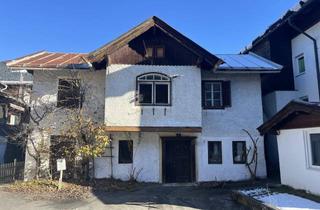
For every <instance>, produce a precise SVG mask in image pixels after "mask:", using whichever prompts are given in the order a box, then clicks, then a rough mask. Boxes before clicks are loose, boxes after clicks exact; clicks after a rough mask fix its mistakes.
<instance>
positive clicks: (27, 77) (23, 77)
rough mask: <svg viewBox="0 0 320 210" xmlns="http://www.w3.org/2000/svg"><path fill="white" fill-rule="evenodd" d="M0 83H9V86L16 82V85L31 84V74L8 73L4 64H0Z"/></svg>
mask: <svg viewBox="0 0 320 210" xmlns="http://www.w3.org/2000/svg"><path fill="white" fill-rule="evenodd" d="M4 81H5V82H4ZM0 82H1V83H10V84H13V83H15V82H18V83H17V84H19V83H21V82H27V83H32V74H30V73H28V72H27V71H25V70H20V71H14V72H13V71H10V70H9V69H8V68H7V67H6V64H5V63H3V62H0Z"/></svg>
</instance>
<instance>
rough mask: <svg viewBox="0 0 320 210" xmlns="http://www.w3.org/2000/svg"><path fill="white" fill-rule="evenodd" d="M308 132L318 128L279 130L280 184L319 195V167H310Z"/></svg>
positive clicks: (319, 130) (317, 130) (318, 130)
mask: <svg viewBox="0 0 320 210" xmlns="http://www.w3.org/2000/svg"><path fill="white" fill-rule="evenodd" d="M308 132H317V133H320V128H306V129H290V130H281V131H280V135H279V136H278V148H279V159H280V174H281V183H282V184H285V185H289V186H291V187H293V188H297V189H303V190H307V191H310V192H311V193H314V194H318V195H320V182H319V177H320V167H318V168H313V167H310V164H309V163H308V162H309V155H310V154H309V152H308V143H307V141H308V138H307V136H308Z"/></svg>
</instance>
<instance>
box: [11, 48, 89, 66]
mask: <svg viewBox="0 0 320 210" xmlns="http://www.w3.org/2000/svg"><path fill="white" fill-rule="evenodd" d="M86 57H87V54H86V53H57V52H46V51H42V52H39V53H35V54H31V55H27V56H24V57H22V58H18V59H16V60H12V61H9V62H7V66H8V67H10V68H12V69H21V68H26V69H88V68H90V67H91V66H90V63H88V62H87V60H86Z"/></svg>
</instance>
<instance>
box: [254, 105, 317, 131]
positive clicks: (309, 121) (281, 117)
mask: <svg viewBox="0 0 320 210" xmlns="http://www.w3.org/2000/svg"><path fill="white" fill-rule="evenodd" d="M308 127H320V104H319V103H310V102H304V101H296V100H293V101H291V102H289V103H288V104H287V105H286V106H285V107H284V108H282V109H281V110H280V111H279V112H278V113H276V114H275V115H274V116H273V117H272V118H271V119H269V120H268V121H266V122H265V123H263V124H262V125H261V126H259V127H258V128H257V129H258V131H259V132H260V134H261V135H264V134H267V133H271V134H278V133H279V132H278V131H279V130H281V129H295V128H308Z"/></svg>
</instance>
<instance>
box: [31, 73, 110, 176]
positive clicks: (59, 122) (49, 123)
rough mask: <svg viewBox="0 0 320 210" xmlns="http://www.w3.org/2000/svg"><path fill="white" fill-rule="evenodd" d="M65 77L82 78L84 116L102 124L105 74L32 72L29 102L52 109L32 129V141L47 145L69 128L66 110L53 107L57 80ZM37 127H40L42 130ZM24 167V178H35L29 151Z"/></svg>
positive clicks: (55, 100)
mask: <svg viewBox="0 0 320 210" xmlns="http://www.w3.org/2000/svg"><path fill="white" fill-rule="evenodd" d="M66 77H69V78H76V77H77V78H79V79H81V81H82V82H83V83H82V84H83V87H84V88H85V89H86V94H85V101H84V103H83V107H84V110H85V114H87V115H88V116H90V117H92V119H93V120H95V121H96V122H100V123H103V122H104V114H103V113H104V94H105V93H104V88H105V71H96V72H89V71H83V72H80V73H79V74H77V75H75V73H74V72H73V73H71V72H70V71H68V70H64V71H62V70H61V71H34V75H33V79H34V83H33V90H32V100H31V103H34V104H37V106H39V107H44V104H45V105H46V106H49V107H51V108H53V111H52V112H51V111H50V112H49V114H48V115H47V116H46V117H45V118H44V119H43V120H41V122H40V126H34V127H36V128H37V129H35V131H34V132H33V133H32V135H31V137H30V138H32V139H33V140H34V141H35V142H40V141H44V142H46V143H49V140H50V135H59V134H60V133H61V129H62V128H63V127H65V125H68V117H67V116H68V113H69V112H68V111H67V110H66V109H60V108H59V109H58V108H56V104H57V94H58V79H59V78H66ZM38 110H39V109H38ZM31 123H32V121H31ZM32 125H34V124H32ZM38 128H40V129H41V131H40V130H39V129H38ZM29 145H31V144H30V142H29ZM48 145H49V144H48ZM32 149H33V148H32V146H30V150H31V152H32ZM48 164H49V163H48V161H47V160H44V161H43V164H42V165H43V167H44V168H46V167H48ZM25 166H26V167H25V168H26V170H25V171H26V174H25V178H26V179H29V178H31V177H33V176H34V172H35V170H34V168H35V162H34V159H33V158H32V157H31V156H30V155H29V154H28V152H26V163H25Z"/></svg>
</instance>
